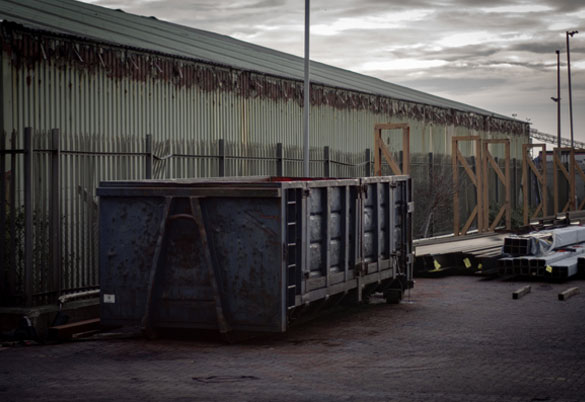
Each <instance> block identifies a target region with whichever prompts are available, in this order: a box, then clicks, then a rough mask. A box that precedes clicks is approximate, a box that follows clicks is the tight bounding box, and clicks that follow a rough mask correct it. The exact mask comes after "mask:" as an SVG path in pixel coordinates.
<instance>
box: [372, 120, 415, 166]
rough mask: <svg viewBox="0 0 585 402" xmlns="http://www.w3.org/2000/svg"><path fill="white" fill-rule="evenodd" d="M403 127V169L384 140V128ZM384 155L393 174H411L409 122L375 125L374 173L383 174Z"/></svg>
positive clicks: (395, 128) (396, 128)
mask: <svg viewBox="0 0 585 402" xmlns="http://www.w3.org/2000/svg"><path fill="white" fill-rule="evenodd" d="M398 129H402V159H403V162H402V169H400V162H399V161H396V160H395V159H394V158H393V157H392V154H391V153H390V150H389V149H388V147H387V146H386V144H385V143H384V141H383V140H382V130H398ZM382 156H383V157H384V159H386V162H388V165H389V166H390V169H391V171H392V174H393V175H402V174H405V175H406V174H410V126H409V125H408V123H379V124H376V125H375V126H374V175H376V176H382Z"/></svg>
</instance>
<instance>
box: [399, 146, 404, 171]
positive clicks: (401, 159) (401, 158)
mask: <svg viewBox="0 0 585 402" xmlns="http://www.w3.org/2000/svg"><path fill="white" fill-rule="evenodd" d="M403 158H404V155H403V152H402V151H398V163H399V164H398V166H400V172H401V173H404V169H403V167H402V165H403Z"/></svg>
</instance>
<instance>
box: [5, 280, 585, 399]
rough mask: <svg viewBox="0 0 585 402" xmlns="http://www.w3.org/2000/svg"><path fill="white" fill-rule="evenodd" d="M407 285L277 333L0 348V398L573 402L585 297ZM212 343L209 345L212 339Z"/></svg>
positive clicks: (455, 284) (503, 285)
mask: <svg viewBox="0 0 585 402" xmlns="http://www.w3.org/2000/svg"><path fill="white" fill-rule="evenodd" d="M526 284H528V283H527V282H505V281H501V280H492V281H482V280H479V279H478V278H475V277H448V278H442V279H418V280H417V283H416V285H415V288H414V289H413V290H412V291H411V295H410V300H409V298H408V297H407V298H406V300H405V302H403V303H402V304H400V305H388V304H385V303H374V304H369V305H360V306H354V307H349V308H343V309H342V308H338V309H335V310H334V311H330V312H327V313H326V314H324V315H322V316H320V317H318V318H317V319H315V320H313V321H310V322H308V323H305V324H303V325H299V326H297V327H294V328H292V329H291V330H290V331H289V332H288V333H286V334H283V335H278V336H271V337H261V338H253V339H248V340H245V341H242V342H240V343H238V344H232V345H228V344H225V343H223V342H222V341H221V340H219V339H218V338H219V337H217V336H215V335H211V336H209V334H207V335H206V336H202V335H197V334H189V336H190V337H191V338H190V339H184V336H185V334H182V336H183V338H177V337H176V336H174V337H172V338H163V339H159V340H157V341H147V340H145V339H142V338H139V337H130V338H126V339H107V338H104V336H99V337H96V338H94V339H93V340H86V341H77V342H69V343H63V344H58V345H32V346H10V347H0V401H117V400H119V401H163V400H168V401H345V400H348V401H365V400H371V401H585V295H584V294H580V295H577V296H575V297H572V298H570V299H569V300H567V301H559V300H558V298H557V295H558V293H559V292H561V291H562V290H565V289H567V288H569V287H574V286H577V287H579V288H580V289H581V290H582V291H585V281H572V282H569V283H565V284H547V283H538V282H534V283H530V285H531V286H532V291H531V293H529V294H528V295H526V296H524V297H523V298H521V299H519V300H513V299H512V292H513V291H514V290H516V289H518V288H520V287H522V286H524V285H526ZM216 338H217V339H216Z"/></svg>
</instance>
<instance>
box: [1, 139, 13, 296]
mask: <svg viewBox="0 0 585 402" xmlns="http://www.w3.org/2000/svg"><path fill="white" fill-rule="evenodd" d="M5 151H6V133H5V132H4V130H0V175H2V182H1V183H0V236H2V240H0V266H1V267H2V268H1V269H0V280H1V281H2V283H1V284H0V291H1V292H2V295H3V296H2V297H0V301H1V299H3V298H4V297H7V296H8V290H9V289H8V270H9V269H11V268H13V267H11V266H10V264H7V261H6V255H7V253H6V245H7V244H6V242H5V240H4V239H6V233H7V230H6V229H7V228H6V183H7V182H6V171H5V170H6V155H5Z"/></svg>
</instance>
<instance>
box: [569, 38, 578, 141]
mask: <svg viewBox="0 0 585 402" xmlns="http://www.w3.org/2000/svg"><path fill="white" fill-rule="evenodd" d="M578 33H579V31H567V73H568V74H569V121H570V122H571V148H573V97H572V94H571V51H570V49H569V36H570V37H573V35H575V34H578Z"/></svg>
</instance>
